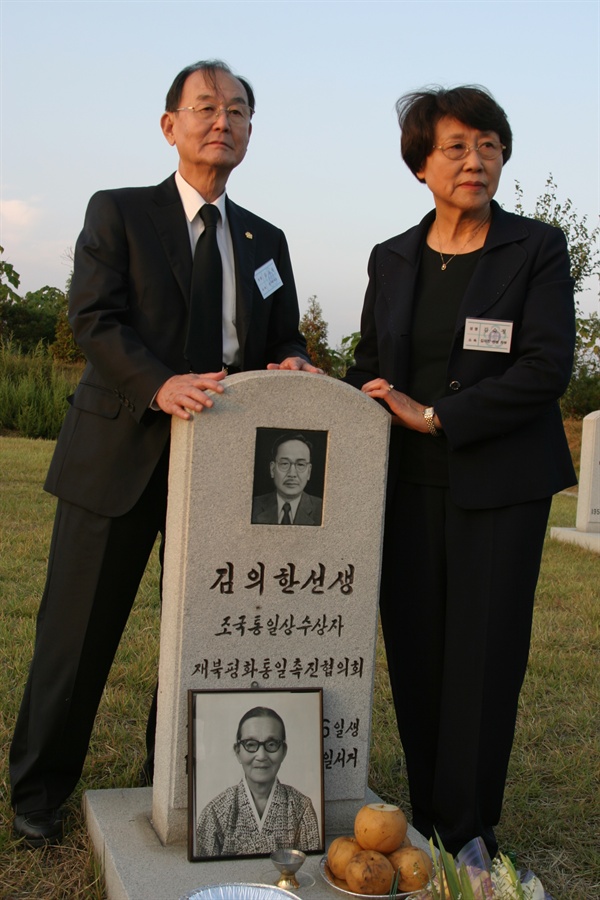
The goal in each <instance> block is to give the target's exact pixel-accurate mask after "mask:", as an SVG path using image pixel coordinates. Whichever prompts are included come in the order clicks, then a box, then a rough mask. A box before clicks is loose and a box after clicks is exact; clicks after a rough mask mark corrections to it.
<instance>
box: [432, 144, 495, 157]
mask: <svg viewBox="0 0 600 900" xmlns="http://www.w3.org/2000/svg"><path fill="white" fill-rule="evenodd" d="M433 149H434V150H441V151H442V153H443V154H444V156H445V157H446V158H447V159H453V160H459V159H465V158H466V157H467V156H468V155H469V153H470V152H471V150H476V151H477V153H478V154H479V156H480V157H481V159H498V157H499V156H500V154H501V153H502V151H503V150H506V147H505V146H504V144H501V143H500V141H480V142H479V143H478V144H476V145H475V146H474V147H470V146H469V145H468V144H467V143H466V141H446V143H445V144H434V145H433Z"/></svg>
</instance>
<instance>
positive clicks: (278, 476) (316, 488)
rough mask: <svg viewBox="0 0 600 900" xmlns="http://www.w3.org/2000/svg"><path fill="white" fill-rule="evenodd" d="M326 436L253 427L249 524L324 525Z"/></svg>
mask: <svg viewBox="0 0 600 900" xmlns="http://www.w3.org/2000/svg"><path fill="white" fill-rule="evenodd" d="M328 437H329V433H328V432H327V431H323V430H315V429H307V428H300V429H299V428H262V427H259V428H257V429H256V444H255V449H254V481H253V488H252V509H251V513H250V522H251V524H252V525H296V526H307V525H316V526H319V525H322V524H323V506H324V494H325V470H326V465H327V443H328ZM286 466H287V468H286ZM286 502H287V503H289V506H288V512H287V515H286V513H285V511H284V509H283V505H284V504H285V503H286ZM284 517H285V519H284ZM282 519H283V521H282Z"/></svg>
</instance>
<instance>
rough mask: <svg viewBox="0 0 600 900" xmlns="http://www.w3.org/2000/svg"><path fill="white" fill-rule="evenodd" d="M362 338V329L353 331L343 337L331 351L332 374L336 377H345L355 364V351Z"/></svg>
mask: <svg viewBox="0 0 600 900" xmlns="http://www.w3.org/2000/svg"><path fill="white" fill-rule="evenodd" d="M359 340H360V331H353V332H352V334H347V335H346V336H345V337H343V338H342V340H341V343H340V344H339V346H338V347H336V348H335V350H332V351H331V373H330V374H331V375H333V377H334V378H343V377H344V376H345V374H346V372H347V371H348V369H349V368H350V366H352V365H354V351H355V350H356V345H357V344H358V342H359Z"/></svg>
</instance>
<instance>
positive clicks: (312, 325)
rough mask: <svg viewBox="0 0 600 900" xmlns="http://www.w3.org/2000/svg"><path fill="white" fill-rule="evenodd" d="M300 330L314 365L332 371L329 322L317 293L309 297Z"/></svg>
mask: <svg viewBox="0 0 600 900" xmlns="http://www.w3.org/2000/svg"><path fill="white" fill-rule="evenodd" d="M300 331H301V332H302V334H303V335H304V337H305V338H306V349H307V351H308V355H309V357H310V361H311V362H312V364H313V366H319V368H321V369H323V371H324V372H325V373H326V374H327V375H329V374H330V373H331V365H332V359H331V350H330V349H329V346H328V344H327V322H326V321H325V319H324V318H323V310H322V309H321V304H320V303H319V302H318V300H317V296H316V294H313V296H312V297H309V298H308V308H307V310H306V312H305V313H304V315H303V316H302V318H301V319H300Z"/></svg>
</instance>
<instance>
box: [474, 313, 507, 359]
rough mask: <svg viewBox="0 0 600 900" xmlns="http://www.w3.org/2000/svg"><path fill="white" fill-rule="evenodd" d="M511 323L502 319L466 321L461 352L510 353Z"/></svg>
mask: <svg viewBox="0 0 600 900" xmlns="http://www.w3.org/2000/svg"><path fill="white" fill-rule="evenodd" d="M512 330H513V323H512V322H507V321H503V320H502V319H498V320H494V319H467V321H466V323H465V340H464V343H463V350H487V351H489V352H490V353H510V342H511V340H512Z"/></svg>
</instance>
